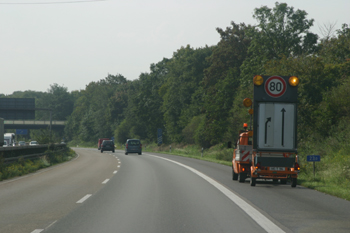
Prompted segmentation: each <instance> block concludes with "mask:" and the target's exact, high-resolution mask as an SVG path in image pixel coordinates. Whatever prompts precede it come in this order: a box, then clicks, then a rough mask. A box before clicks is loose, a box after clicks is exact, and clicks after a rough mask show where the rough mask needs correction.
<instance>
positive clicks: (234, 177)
mask: <svg viewBox="0 0 350 233" xmlns="http://www.w3.org/2000/svg"><path fill="white" fill-rule="evenodd" d="M232 180H238V174H237V173H235V170H234V169H233V167H232Z"/></svg>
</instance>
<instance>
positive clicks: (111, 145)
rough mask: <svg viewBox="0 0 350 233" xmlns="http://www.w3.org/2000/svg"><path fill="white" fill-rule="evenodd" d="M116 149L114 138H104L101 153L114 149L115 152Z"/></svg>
mask: <svg viewBox="0 0 350 233" xmlns="http://www.w3.org/2000/svg"><path fill="white" fill-rule="evenodd" d="M114 150H115V147H114V142H113V141H112V140H103V142H102V144H101V153H103V151H112V152H113V153H114Z"/></svg>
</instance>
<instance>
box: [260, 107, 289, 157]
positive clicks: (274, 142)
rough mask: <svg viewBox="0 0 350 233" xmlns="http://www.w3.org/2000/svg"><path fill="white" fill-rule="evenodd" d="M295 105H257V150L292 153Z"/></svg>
mask: <svg viewBox="0 0 350 233" xmlns="http://www.w3.org/2000/svg"><path fill="white" fill-rule="evenodd" d="M295 119H296V104H294V103H271V102H265V103H259V104H258V127H257V137H258V138H257V142H258V144H257V149H258V150H279V151H294V150H296V143H295V136H296V135H295V134H296V132H295V125H296V122H295Z"/></svg>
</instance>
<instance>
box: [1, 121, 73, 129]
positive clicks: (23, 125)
mask: <svg viewBox="0 0 350 233" xmlns="http://www.w3.org/2000/svg"><path fill="white" fill-rule="evenodd" d="M65 123H66V122H65V121H52V123H51V129H63V128H64V126H65ZM47 128H50V120H48V121H35V120H4V129H47Z"/></svg>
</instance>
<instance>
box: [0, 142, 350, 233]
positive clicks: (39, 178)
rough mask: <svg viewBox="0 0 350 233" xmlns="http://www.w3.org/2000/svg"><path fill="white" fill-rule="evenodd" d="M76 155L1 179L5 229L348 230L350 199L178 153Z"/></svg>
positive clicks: (1, 227)
mask: <svg viewBox="0 0 350 233" xmlns="http://www.w3.org/2000/svg"><path fill="white" fill-rule="evenodd" d="M74 150H75V151H76V152H77V154H78V155H79V156H78V157H77V158H76V159H74V160H72V161H70V162H67V163H64V164H61V165H58V166H55V167H51V168H48V169H44V170H41V171H39V172H37V173H34V174H31V175H28V176H25V177H20V178H16V179H13V180H9V181H3V182H0V206H1V208H0V232H11V233H15V232H19V233H21V232H26V233H40V232H50V233H53V232H60V233H62V232H72V233H73V232H74V233H83V232H84V233H89V232H91V233H92V232H93V233H96V232H106V233H107V232H108V233H109V232H121V233H124V232H133V233H135V232H146V233H147V232H152V233H156V232H162V233H163V232H193V233H197V232H334V233H337V232H350V221H349V220H350V202H349V201H346V200H342V199H339V198H335V197H332V196H330V195H326V194H322V193H319V192H317V191H314V190H310V189H307V188H304V187H301V186H297V187H296V188H291V187H290V185H278V184H274V183H272V182H266V181H258V182H257V185H256V186H255V187H251V186H250V185H249V179H247V181H246V182H245V183H239V182H237V181H233V180H232V175H231V168H230V167H228V166H224V165H219V164H215V163H210V162H206V161H199V160H195V159H189V158H184V157H179V156H172V155H164V154H155V153H147V152H146V153H145V152H144V153H143V154H142V155H138V154H129V155H124V152H123V151H120V150H117V151H116V152H115V153H111V152H104V153H100V152H99V151H98V150H97V149H83V148H74Z"/></svg>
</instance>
